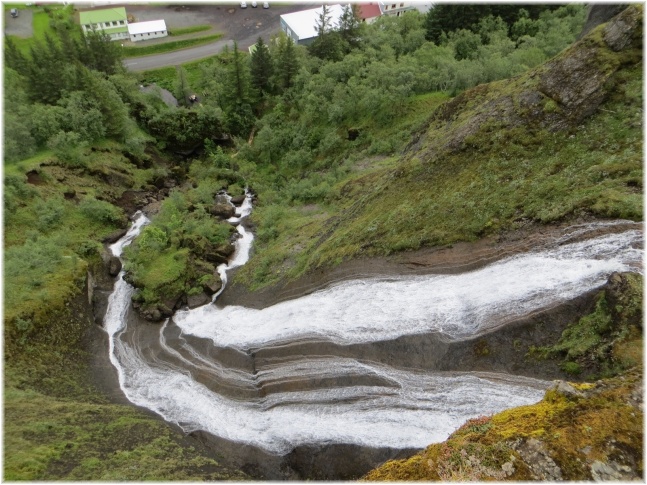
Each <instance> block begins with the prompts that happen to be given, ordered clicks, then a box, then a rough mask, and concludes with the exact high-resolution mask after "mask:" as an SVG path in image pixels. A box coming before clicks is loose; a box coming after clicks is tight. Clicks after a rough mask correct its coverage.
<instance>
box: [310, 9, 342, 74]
mask: <svg viewBox="0 0 647 485" xmlns="http://www.w3.org/2000/svg"><path fill="white" fill-rule="evenodd" d="M331 19H332V15H331V13H330V9H329V8H328V6H327V5H326V4H324V5H323V6H322V7H321V13H320V14H319V15H318V16H317V21H316V23H315V31H316V32H317V37H316V38H315V39H314V40H313V41H312V43H311V44H310V45H309V46H308V52H309V53H310V54H311V55H313V56H315V57H318V58H319V59H323V60H328V61H339V60H341V58H342V57H343V56H344V46H343V40H342V37H341V35H340V33H339V32H338V31H336V30H334V29H333V25H332V20H331Z"/></svg>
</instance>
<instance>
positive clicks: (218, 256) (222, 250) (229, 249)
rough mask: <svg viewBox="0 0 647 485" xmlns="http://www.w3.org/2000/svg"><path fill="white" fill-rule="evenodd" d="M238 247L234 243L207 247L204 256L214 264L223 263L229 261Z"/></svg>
mask: <svg viewBox="0 0 647 485" xmlns="http://www.w3.org/2000/svg"><path fill="white" fill-rule="evenodd" d="M235 250H236V248H235V247H234V245H233V244H221V245H220V246H218V247H210V248H207V249H205V251H204V254H203V257H204V259H206V260H207V261H209V262H210V263H212V264H223V263H227V262H228V261H229V257H230V256H231V255H232V254H234V251H235Z"/></svg>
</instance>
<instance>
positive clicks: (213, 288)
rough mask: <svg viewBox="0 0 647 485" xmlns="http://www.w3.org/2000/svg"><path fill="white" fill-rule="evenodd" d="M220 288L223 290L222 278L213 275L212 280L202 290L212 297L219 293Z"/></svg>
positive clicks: (203, 285)
mask: <svg viewBox="0 0 647 485" xmlns="http://www.w3.org/2000/svg"><path fill="white" fill-rule="evenodd" d="M220 288H222V280H221V279H220V276H219V275H217V274H215V275H212V277H211V278H209V280H208V281H207V282H205V283H203V284H202V289H203V291H204V292H205V293H206V294H207V295H209V296H212V295H214V294H215V293H217V292H218V291H219V290H220Z"/></svg>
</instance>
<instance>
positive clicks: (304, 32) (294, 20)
mask: <svg viewBox="0 0 647 485" xmlns="http://www.w3.org/2000/svg"><path fill="white" fill-rule="evenodd" d="M322 9H323V7H319V8H313V9H310V10H301V11H300V12H293V13H286V14H283V15H281V19H282V20H283V21H284V22H285V23H286V24H287V25H288V27H290V29H291V30H292V31H293V32H294V33H295V34H296V35H297V37H298V38H299V40H302V39H310V38H312V37H317V30H316V29H315V25H316V23H317V21H318V20H319V16H320V15H321V11H322ZM328 12H329V13H330V25H331V26H333V27H336V26H337V24H338V23H339V18H340V17H341V14H342V12H343V8H342V6H341V5H328Z"/></svg>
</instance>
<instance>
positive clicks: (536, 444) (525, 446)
mask: <svg viewBox="0 0 647 485" xmlns="http://www.w3.org/2000/svg"><path fill="white" fill-rule="evenodd" d="M513 448H514V449H515V450H516V451H517V453H519V455H521V457H522V458H523V460H524V462H525V463H526V465H528V467H530V469H531V470H532V473H533V479H535V480H544V481H551V482H552V481H558V480H562V470H561V469H560V468H559V467H558V466H557V463H555V460H553V459H552V458H551V456H550V454H549V453H548V450H547V449H546V447H545V446H544V444H543V443H542V442H541V441H539V440H537V439H535V438H530V439H529V440H526V441H523V442H520V443H517V444H515V445H514V446H513Z"/></svg>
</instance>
